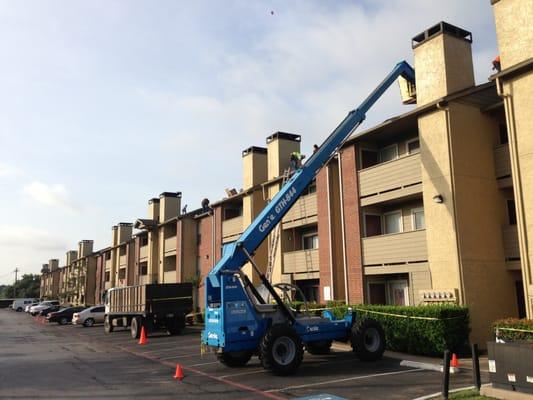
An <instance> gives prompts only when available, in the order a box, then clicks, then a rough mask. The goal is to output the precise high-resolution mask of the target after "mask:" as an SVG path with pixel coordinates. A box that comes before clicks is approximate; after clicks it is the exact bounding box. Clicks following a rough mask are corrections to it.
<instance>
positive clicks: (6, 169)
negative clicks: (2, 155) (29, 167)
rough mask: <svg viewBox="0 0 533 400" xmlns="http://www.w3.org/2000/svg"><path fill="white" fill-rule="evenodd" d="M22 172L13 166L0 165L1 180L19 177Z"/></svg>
mask: <svg viewBox="0 0 533 400" xmlns="http://www.w3.org/2000/svg"><path fill="white" fill-rule="evenodd" d="M19 173H20V170H19V169H18V168H16V167H14V166H12V165H7V164H1V163H0V178H8V177H12V176H15V175H18V174H19Z"/></svg>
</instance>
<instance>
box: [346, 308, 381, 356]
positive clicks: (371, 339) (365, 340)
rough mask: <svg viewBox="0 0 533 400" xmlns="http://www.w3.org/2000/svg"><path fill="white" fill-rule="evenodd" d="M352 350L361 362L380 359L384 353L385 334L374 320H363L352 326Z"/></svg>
mask: <svg viewBox="0 0 533 400" xmlns="http://www.w3.org/2000/svg"><path fill="white" fill-rule="evenodd" d="M351 342H352V349H353V351H354V352H355V354H356V356H357V358H359V359H360V360H361V361H376V360H379V359H381V357H382V356H383V352H384V351H385V332H384V331H383V328H382V327H381V325H380V324H379V322H377V321H376V320H374V319H371V318H365V319H362V320H360V321H357V322H356V323H355V324H354V326H352V334H351Z"/></svg>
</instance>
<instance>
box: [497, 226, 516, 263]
mask: <svg viewBox="0 0 533 400" xmlns="http://www.w3.org/2000/svg"><path fill="white" fill-rule="evenodd" d="M502 236H503V251H504V255H505V260H506V265H507V268H508V269H520V268H521V267H520V245H519V244H518V230H517V227H516V225H506V226H504V227H503V228H502Z"/></svg>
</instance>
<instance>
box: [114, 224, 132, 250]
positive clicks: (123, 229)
mask: <svg viewBox="0 0 533 400" xmlns="http://www.w3.org/2000/svg"><path fill="white" fill-rule="evenodd" d="M132 233H133V224H132V223H130V222H120V223H119V224H118V227H117V245H118V244H119V243H123V242H125V241H127V240H129V239H131V235H132Z"/></svg>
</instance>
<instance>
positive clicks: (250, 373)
mask: <svg viewBox="0 0 533 400" xmlns="http://www.w3.org/2000/svg"><path fill="white" fill-rule="evenodd" d="M265 372H269V371H268V370H266V369H264V368H263V369H258V370H255V371H248V372H241V373H240V374H231V375H222V376H219V378H221V379H226V378H233V377H235V376H242V375H252V374H264V373H265Z"/></svg>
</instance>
